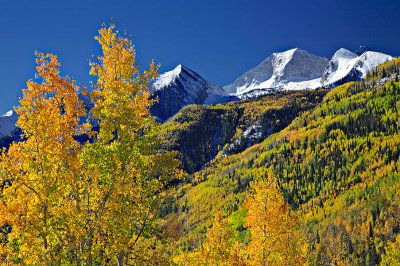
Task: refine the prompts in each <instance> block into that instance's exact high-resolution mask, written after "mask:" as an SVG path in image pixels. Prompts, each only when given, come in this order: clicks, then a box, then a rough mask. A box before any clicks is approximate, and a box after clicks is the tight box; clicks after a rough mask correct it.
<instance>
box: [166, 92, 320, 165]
mask: <svg viewBox="0 0 400 266" xmlns="http://www.w3.org/2000/svg"><path fill="white" fill-rule="evenodd" d="M327 92H328V90H315V91H291V92H280V93H276V94H272V95H267V96H265V97H262V98H260V99H251V100H242V101H234V102H229V103H224V104H217V105H189V106H187V107H185V108H183V109H182V110H181V111H180V112H179V113H177V114H176V115H174V116H173V117H172V118H171V119H169V120H168V121H167V122H166V123H164V124H163V125H162V127H161V130H160V133H159V139H160V140H161V148H162V149H164V150H168V151H171V150H175V151H177V152H178V158H179V159H180V160H181V161H182V167H183V169H184V170H185V171H186V172H187V173H193V172H195V171H198V170H199V169H200V168H201V167H202V166H203V165H204V164H206V163H207V162H209V161H210V160H212V159H213V158H214V157H215V156H217V154H218V156H220V157H224V156H227V155H231V154H235V153H239V152H241V151H243V150H244V149H246V148H248V147H250V146H252V145H254V144H256V143H259V142H261V141H263V140H264V139H265V138H266V137H268V136H269V135H270V134H273V133H275V132H278V131H280V130H282V129H283V128H285V127H286V126H287V125H288V124H290V123H291V121H292V120H293V119H294V118H295V117H296V116H298V115H299V114H300V113H301V112H303V111H306V110H309V109H312V108H314V107H315V106H316V105H317V104H318V103H319V102H320V101H321V100H322V98H323V97H324V96H325V94H326V93H327Z"/></svg>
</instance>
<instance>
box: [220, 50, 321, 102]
mask: <svg viewBox="0 0 400 266" xmlns="http://www.w3.org/2000/svg"><path fill="white" fill-rule="evenodd" d="M327 64H328V60H327V59H326V58H323V57H319V56H316V55H313V54H311V53H309V52H307V51H305V50H303V49H300V48H294V49H290V50H287V51H284V52H280V53H273V54H271V55H270V56H269V57H268V58H267V59H265V60H264V61H263V62H261V64H259V65H258V66H256V67H255V68H253V69H251V70H249V71H247V72H246V73H244V74H243V75H242V76H241V77H239V78H237V79H236V80H235V81H234V82H233V83H232V84H229V85H227V86H225V87H224V90H225V91H226V92H228V93H231V94H235V95H236V96H237V97H239V98H248V97H254V96H259V95H263V94H266V93H270V92H273V91H276V90H288V89H295V90H296V89H309V88H316V86H318V85H319V79H320V78H321V76H322V74H323V70H324V69H325V66H326V65H327Z"/></svg>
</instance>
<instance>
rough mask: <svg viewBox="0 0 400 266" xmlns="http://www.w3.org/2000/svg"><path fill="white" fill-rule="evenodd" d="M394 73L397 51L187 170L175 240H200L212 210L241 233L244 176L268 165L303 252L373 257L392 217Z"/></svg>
mask: <svg viewBox="0 0 400 266" xmlns="http://www.w3.org/2000/svg"><path fill="white" fill-rule="evenodd" d="M399 73H400V60H399V59H397V60H395V61H391V62H389V63H385V64H384V65H383V67H378V68H377V69H376V70H374V71H373V72H372V73H371V74H369V75H368V76H367V77H366V78H365V79H364V80H362V81H361V82H356V83H348V84H345V85H342V86H340V87H337V88H335V89H333V90H332V91H330V92H329V93H328V94H327V95H326V97H325V98H324V100H323V102H322V103H321V104H320V105H319V106H318V107H316V108H315V109H313V110H312V111H309V112H306V113H304V114H302V115H300V116H299V117H298V118H296V119H295V120H294V121H293V122H292V123H291V124H290V125H289V126H288V127H287V128H285V129H284V130H283V131H281V132H279V133H276V134H273V135H271V136H270V137H268V138H267V139H266V140H265V141H264V142H262V144H259V145H255V146H252V147H251V148H249V149H247V150H246V151H244V152H242V153H240V154H238V155H233V156H228V157H226V158H223V159H218V160H215V161H214V162H213V163H212V164H211V165H210V166H209V167H208V168H206V169H204V170H202V171H200V172H198V173H196V174H195V175H194V177H193V180H195V181H194V182H193V183H192V184H191V185H189V186H188V187H185V188H184V189H183V190H184V192H185V193H183V196H182V197H181V204H182V205H183V206H184V208H182V209H183V210H184V211H183V212H182V213H181V214H180V217H181V220H182V222H183V225H184V226H183V228H184V229H185V231H184V232H183V236H184V237H183V239H182V244H185V245H186V247H190V246H195V245H197V244H199V243H200V242H201V237H199V236H198V235H197V234H198V233H202V232H205V230H206V228H207V227H209V226H210V225H211V218H212V215H213V214H214V212H215V211H216V210H219V209H223V210H225V211H227V212H229V213H234V216H233V217H234V219H232V221H233V222H232V223H233V224H234V225H235V226H236V229H238V231H240V230H241V229H242V227H241V226H240V224H241V219H242V218H243V217H244V211H243V210H241V205H242V199H243V195H244V194H245V193H246V188H247V185H248V183H249V181H250V180H252V179H255V178H262V177H264V176H265V175H266V173H268V172H270V173H273V174H274V176H276V177H277V178H278V180H279V184H280V186H281V189H282V190H283V192H284V194H285V195H286V199H287V201H288V202H289V203H290V204H291V205H292V206H293V207H294V208H296V209H298V210H299V211H300V212H301V214H302V217H303V218H304V225H303V228H302V230H304V231H307V232H308V236H309V238H310V242H311V243H312V245H311V246H312V248H313V254H312V256H310V257H311V260H314V259H315V260H316V261H321V262H323V261H324V260H325V261H327V262H328V261H331V260H333V259H337V260H340V259H344V258H345V257H348V258H349V261H348V263H350V264H356V262H357V263H358V262H361V261H364V262H365V261H366V260H369V261H370V262H372V261H374V262H379V260H380V255H381V254H382V252H383V250H384V246H385V245H386V243H387V241H388V240H390V239H394V237H395V235H396V234H397V232H398V231H399V222H400V220H399V200H400V185H399V182H398V181H399V174H398V170H399V169H400V162H399V155H400V134H399V127H400V124H399V121H400V120H399V116H400V111H399V110H400V82H398V80H399ZM241 217H242V218H241ZM243 235H244V234H243V233H242V236H243ZM344 254H347V255H346V256H344Z"/></svg>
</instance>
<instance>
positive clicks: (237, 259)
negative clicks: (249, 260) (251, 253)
mask: <svg viewBox="0 0 400 266" xmlns="http://www.w3.org/2000/svg"><path fill="white" fill-rule="evenodd" d="M233 233H234V231H233V229H232V228H231V227H230V225H229V224H228V220H227V219H223V213H222V212H217V213H216V214H215V218H214V224H213V226H212V227H211V228H210V229H209V230H208V231H207V234H206V236H207V238H206V240H205V242H204V244H203V246H202V247H201V248H198V249H197V250H196V251H195V252H193V253H188V254H186V253H183V254H181V255H179V256H177V257H176V258H175V262H176V263H178V264H180V265H245V261H244V259H243V258H242V256H241V255H242V254H241V252H240V250H239V249H240V248H241V247H240V244H238V243H236V242H235V241H234V239H233Z"/></svg>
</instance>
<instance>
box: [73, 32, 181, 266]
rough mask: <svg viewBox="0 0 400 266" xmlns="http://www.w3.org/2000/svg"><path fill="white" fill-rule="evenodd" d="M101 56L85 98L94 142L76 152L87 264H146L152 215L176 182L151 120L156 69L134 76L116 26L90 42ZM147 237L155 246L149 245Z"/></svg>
mask: <svg viewBox="0 0 400 266" xmlns="http://www.w3.org/2000/svg"><path fill="white" fill-rule="evenodd" d="M95 39H96V40H97V41H98V42H99V44H100V46H101V48H102V53H103V54H102V55H100V56H98V57H97V61H96V62H91V63H90V65H91V71H90V74H91V75H94V76H96V77H97V81H96V82H95V83H94V84H93V87H94V88H93V90H92V91H91V94H90V95H91V98H92V101H93V104H94V106H93V108H92V110H91V118H92V120H96V121H97V123H98V125H99V128H100V129H99V132H98V133H94V138H95V141H93V142H92V143H86V145H85V147H84V149H83V152H82V153H81V163H82V165H83V169H84V173H85V175H86V176H85V179H87V180H90V183H91V184H92V186H91V188H90V191H89V190H88V194H87V197H86V198H85V208H86V209H87V213H86V215H87V223H86V228H87V232H86V235H87V243H88V245H87V249H86V250H85V254H86V257H85V260H86V261H87V262H88V264H93V263H95V262H96V263H100V264H104V263H105V262H107V263H111V264H118V265H125V264H146V263H151V261H150V259H149V261H147V260H146V259H148V252H151V249H152V248H153V246H152V245H153V244H150V243H155V239H154V237H155V235H156V233H157V230H158V227H157V223H156V218H157V216H156V214H157V209H158V205H159V202H160V199H161V198H162V196H163V193H164V191H165V189H166V188H167V187H168V185H169V182H170V181H171V180H173V179H177V178H179V175H180V173H179V172H178V170H176V167H177V165H178V161H177V160H175V159H173V154H172V153H165V152H164V153H158V152H156V148H157V145H158V141H157V139H156V138H155V136H156V133H157V130H158V129H159V127H158V124H157V123H156V122H155V120H154V119H153V118H152V117H151V116H150V112H149V107H150V106H151V105H152V103H153V100H151V99H150V93H149V88H150V83H151V81H152V80H153V79H154V78H155V77H156V76H157V66H156V65H155V64H154V63H153V62H152V63H150V67H149V70H145V71H143V72H142V73H140V71H139V69H138V66H136V65H135V62H136V61H135V57H136V51H135V49H134V48H133V45H132V43H131V41H130V40H128V39H127V38H125V37H122V36H120V34H119V32H118V31H117V30H115V27H114V26H113V25H111V26H110V27H108V28H107V27H103V28H101V29H100V30H99V35H98V36H96V37H95ZM152 240H153V241H152Z"/></svg>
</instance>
